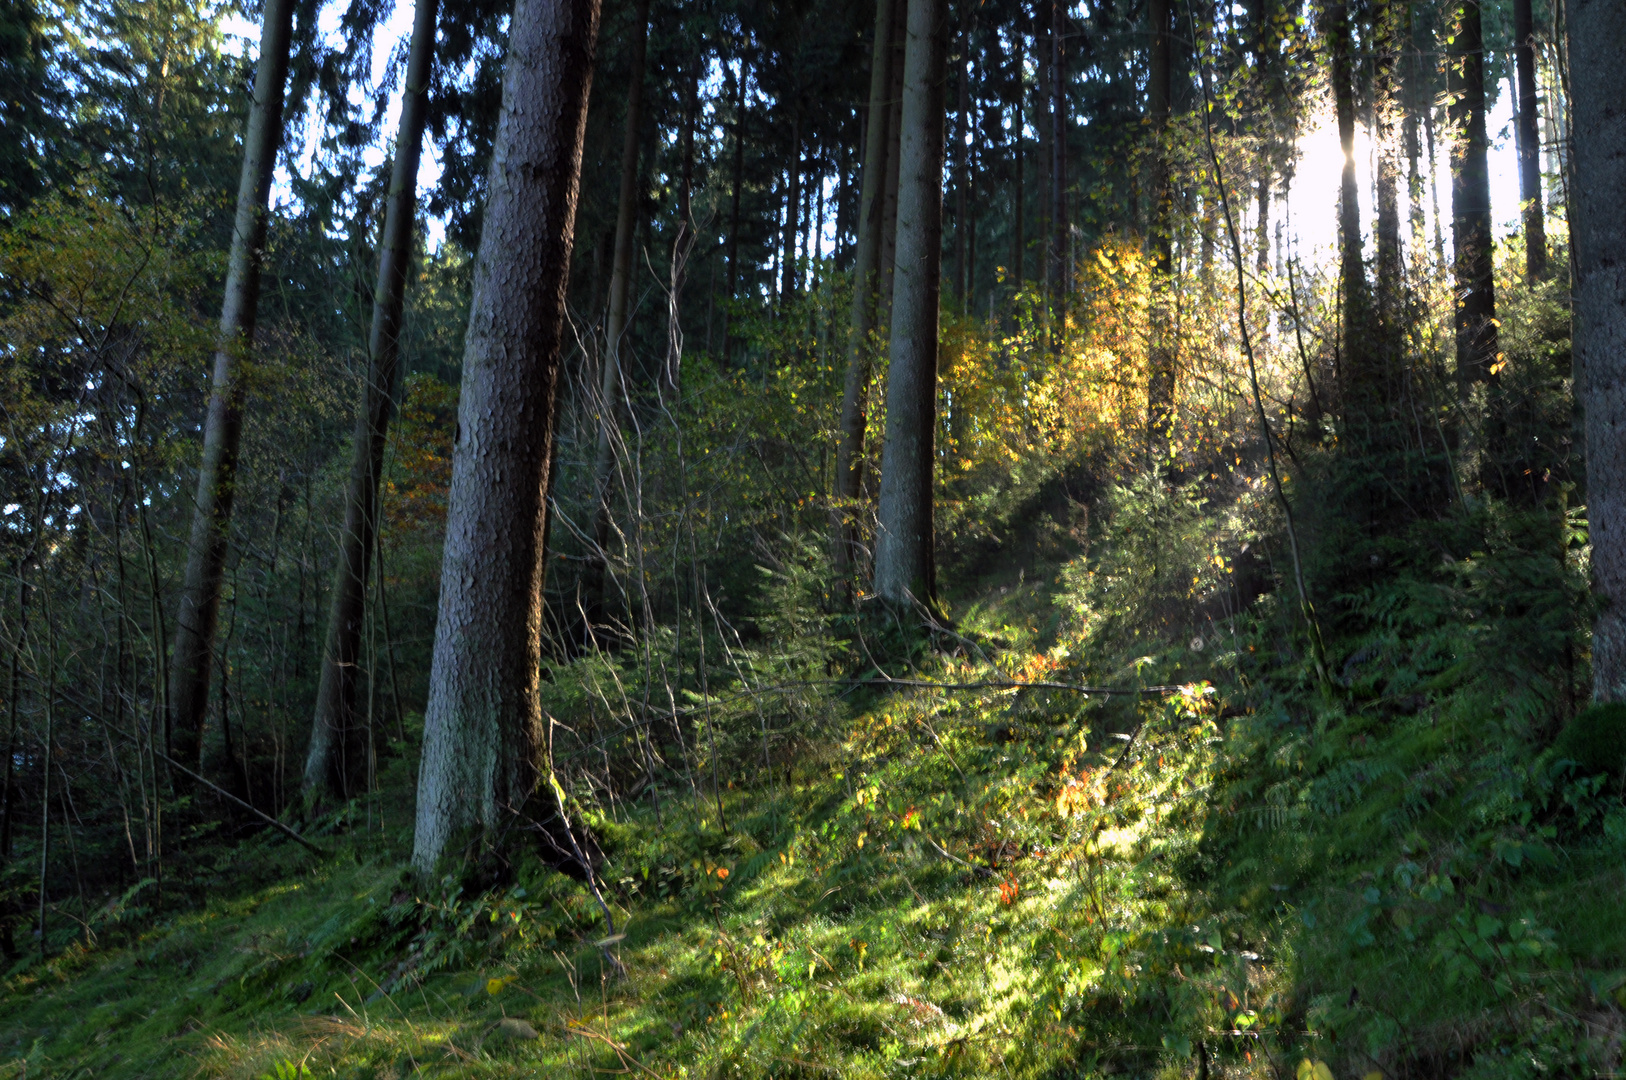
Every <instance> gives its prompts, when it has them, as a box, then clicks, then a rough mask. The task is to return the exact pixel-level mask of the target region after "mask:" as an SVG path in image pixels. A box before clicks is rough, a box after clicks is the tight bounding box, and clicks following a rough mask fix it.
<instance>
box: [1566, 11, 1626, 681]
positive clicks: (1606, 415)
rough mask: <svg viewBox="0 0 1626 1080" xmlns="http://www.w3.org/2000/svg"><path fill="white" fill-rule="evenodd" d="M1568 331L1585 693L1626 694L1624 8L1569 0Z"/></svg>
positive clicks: (1625, 70)
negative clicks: (1571, 285) (1587, 606)
mask: <svg viewBox="0 0 1626 1080" xmlns="http://www.w3.org/2000/svg"><path fill="white" fill-rule="evenodd" d="M1565 10H1566V14H1567V17H1568V25H1567V30H1568V36H1569V57H1570V87H1571V93H1572V95H1573V98H1572V106H1571V110H1572V111H1571V118H1570V123H1571V125H1572V127H1571V133H1572V138H1571V144H1570V146H1571V149H1570V153H1571V155H1572V157H1571V162H1572V165H1571V167H1572V169H1573V170H1574V176H1573V178H1572V182H1571V184H1570V218H1571V237H1572V241H1571V242H1572V243H1573V245H1574V251H1575V256H1574V258H1575V307H1574V323H1573V326H1572V333H1573V335H1574V337H1573V342H1574V350H1575V352H1574V356H1575V364H1576V367H1577V368H1578V371H1579V378H1578V380H1577V382H1578V385H1579V386H1580V388H1581V393H1580V398H1581V401H1580V404H1581V407H1582V408H1583V409H1584V410H1585V413H1586V471H1587V518H1588V521H1589V523H1590V526H1591V540H1592V580H1593V590H1594V594H1595V595H1596V596H1597V599H1598V601H1599V605H1598V613H1597V615H1596V617H1595V618H1594V620H1593V624H1592V696H1593V698H1594V699H1595V700H1597V701H1600V702H1603V701H1622V700H1626V300H1623V298H1626V218H1623V217H1622V216H1621V213H1620V206H1619V202H1620V192H1621V191H1623V190H1626V111H1622V109H1621V108H1620V103H1621V102H1622V101H1626V65H1623V64H1622V63H1621V62H1620V58H1621V57H1622V56H1623V55H1626V11H1623V10H1622V9H1621V7H1620V5H1619V4H1615V3H1612V2H1611V0H1569V3H1568V4H1566V5H1565Z"/></svg>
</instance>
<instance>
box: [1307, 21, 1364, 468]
mask: <svg viewBox="0 0 1626 1080" xmlns="http://www.w3.org/2000/svg"><path fill="white" fill-rule="evenodd" d="M1321 15H1322V20H1323V29H1322V33H1323V35H1324V36H1325V38H1326V41H1327V53H1328V57H1327V59H1328V68H1329V75H1330V76H1331V79H1332V95H1333V109H1334V112H1335V113H1336V114H1337V119H1338V144H1339V148H1340V149H1341V150H1342V152H1343V169H1342V172H1341V175H1340V178H1339V188H1338V251H1339V284H1340V290H1341V294H1342V296H1341V303H1342V306H1343V319H1344V326H1343V331H1344V332H1343V340H1342V343H1341V344H1342V353H1343V355H1342V369H1343V377H1344V378H1343V382H1344V405H1345V407H1344V412H1345V419H1346V421H1347V427H1348V430H1349V432H1350V439H1351V442H1350V447H1351V448H1352V449H1354V450H1356V451H1357V452H1360V451H1361V450H1362V449H1363V448H1364V447H1366V446H1367V445H1369V443H1370V441H1371V436H1372V417H1373V410H1374V409H1375V408H1376V407H1377V405H1378V401H1377V385H1376V384H1377V377H1376V373H1375V370H1374V365H1373V362H1372V355H1371V354H1372V350H1371V349H1370V348H1369V346H1370V344H1371V342H1370V339H1369V333H1370V326H1371V319H1370V308H1371V300H1370V296H1369V292H1368V289H1367V282H1366V264H1365V262H1364V261H1363V259H1362V253H1361V246H1362V245H1361V204H1360V190H1359V188H1358V186H1357V185H1356V181H1355V70H1354V62H1353V55H1352V54H1353V49H1354V44H1353V42H1352V40H1351V37H1352V34H1351V30H1350V18H1349V7H1348V5H1347V4H1345V3H1342V2H1341V0H1340V2H1338V3H1328V4H1323V5H1322V12H1321Z"/></svg>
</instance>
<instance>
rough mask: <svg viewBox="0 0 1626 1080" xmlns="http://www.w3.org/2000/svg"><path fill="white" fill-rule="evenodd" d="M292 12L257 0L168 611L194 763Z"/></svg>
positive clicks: (186, 747)
mask: <svg viewBox="0 0 1626 1080" xmlns="http://www.w3.org/2000/svg"><path fill="white" fill-rule="evenodd" d="M293 12H294V2H293V0H266V3H265V14H264V23H263V24H262V26H261V28H260V55H259V61H258V63H257V64H256V66H255V72H254V98H253V102H252V104H251V105H250V107H249V114H248V128H247V132H246V133H245V135H244V137H243V172H242V177H241V179H240V181H239V183H238V188H237V216H236V220H235V222H234V224H233V227H232V241H231V254H230V256H229V257H228V261H227V268H226V289H225V298H224V300H223V301H222V303H221V309H220V330H219V337H218V342H219V343H218V345H217V347H216V351H215V355H214V377H213V384H212V386H211V388H210V392H209V411H208V416H207V418H206V419H205V421H204V427H203V459H202V462H201V463H200V465H199V466H198V490H197V501H196V503H195V504H194V506H193V510H192V531H191V536H190V538H189V540H188V542H187V548H186V577H185V579H184V584H183V586H182V591H181V600H180V609H179V610H178V611H177V613H176V619H175V649H174V653H173V654H172V655H171V658H170V670H169V684H170V685H169V695H168V696H169V702H170V710H171V716H170V731H171V736H172V739H173V742H172V744H171V746H170V754H171V756H173V757H174V758H175V759H176V760H177V761H179V762H180V763H181V764H182V765H186V766H188V767H195V766H196V765H197V764H198V760H199V756H200V754H201V752H202V747H203V725H204V720H205V718H206V717H207V715H208V707H209V672H210V669H211V668H212V667H213V666H214V664H213V660H214V657H213V653H214V643H215V627H216V625H217V623H218V622H219V617H220V586H221V582H222V580H223V577H224V574H225V569H226V543H227V540H228V539H229V537H230V533H231V512H232V501H233V499H234V497H235V496H236V493H237V449H238V443H239V442H240V440H241V437H242V432H243V391H244V386H243V380H242V378H241V377H240V374H239V371H238V367H239V362H240V361H241V360H242V359H243V358H244V357H245V355H246V354H247V353H248V351H249V350H250V349H251V348H252V347H253V343H254V320H255V315H256V314H257V312H258V308H259V300H260V264H261V261H262V260H263V258H264V254H265V233H266V225H267V218H268V209H267V204H268V202H269V199H270V195H271V177H272V174H273V171H274V169H275V167H276V161H277V148H278V147H279V146H280V145H281V144H282V99H283V93H284V89H285V84H286V83H287V75H288V50H289V44H290V42H291V40H292V36H293Z"/></svg>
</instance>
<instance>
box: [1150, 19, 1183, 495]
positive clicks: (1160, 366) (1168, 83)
mask: <svg viewBox="0 0 1626 1080" xmlns="http://www.w3.org/2000/svg"><path fill="white" fill-rule="evenodd" d="M1170 14H1171V7H1170V2H1169V0H1148V3H1147V5H1146V17H1147V19H1148V20H1149V21H1150V24H1151V35H1152V42H1151V55H1150V56H1149V57H1148V58H1147V59H1148V61H1149V63H1148V65H1147V67H1148V72H1149V74H1148V79H1147V87H1146V93H1147V111H1148V113H1149V114H1150V116H1151V121H1152V139H1153V149H1152V221H1151V229H1150V232H1151V242H1152V243H1151V246H1152V270H1153V276H1152V310H1151V313H1150V321H1151V328H1150V330H1151V341H1150V348H1149V349H1148V356H1147V386H1146V430H1147V440H1148V446H1149V447H1150V450H1151V454H1152V458H1153V461H1154V463H1155V464H1157V465H1161V464H1162V463H1163V462H1164V460H1165V459H1166V458H1167V457H1168V454H1169V438H1170V434H1171V429H1172V428H1173V425H1174V389H1175V373H1176V368H1175V364H1176V357H1175V342H1174V316H1173V310H1172V306H1171V300H1170V297H1169V290H1170V289H1171V288H1172V287H1173V283H1172V281H1171V278H1172V276H1173V269H1174V253H1173V243H1172V242H1173V237H1172V236H1171V235H1170V233H1171V231H1172V229H1173V225H1174V223H1173V219H1172V216H1173V215H1172V212H1173V200H1172V198H1171V194H1170V190H1169V186H1170V185H1169V161H1168V157H1169V148H1168V147H1167V146H1166V145H1165V140H1166V139H1167V138H1168V126H1169V108H1170V98H1171V92H1172V89H1173V84H1172V74H1171V72H1172V67H1171V64H1170V56H1169V36H1170V31H1171V27H1170V25H1169V23H1170Z"/></svg>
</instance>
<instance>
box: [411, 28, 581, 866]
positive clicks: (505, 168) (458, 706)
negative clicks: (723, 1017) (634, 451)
mask: <svg viewBox="0 0 1626 1080" xmlns="http://www.w3.org/2000/svg"><path fill="white" fill-rule="evenodd" d="M598 21H599V3H598V0H516V3H515V5H514V14H513V19H512V21H511V23H510V30H509V44H508V59H507V64H506V70H505V73H504V77H503V103H502V113H501V116H500V118H499V120H498V125H497V136H496V142H495V147H494V150H493V153H492V160H491V174H490V180H489V182H488V191H489V195H488V199H487V204H486V211H485V224H484V228H483V230H482V235H481V238H480V253H479V257H478V261H477V263H476V266H475V276H474V294H473V299H472V300H471V302H470V309H469V329H468V337H467V341H466V344H465V346H464V353H463V388H462V394H461V398H460V400H459V403H458V440H457V445H456V449H455V451H454V454H453V463H452V481H451V490H450V495H449V507H448V516H447V523H446V547H445V553H444V556H443V558H442V568H441V591H440V610H439V614H438V617H437V620H436V625H435V651H434V660H433V662H432V665H431V670H430V685H429V701H428V705H427V707H426V708H425V710H424V745H423V763H422V766H421V768H420V771H419V774H418V817H417V832H416V836H415V840H414V846H413V852H412V863H413V866H414V867H416V868H417V870H418V871H419V872H420V873H423V874H428V873H430V872H431V871H433V869H434V868H435V866H436V865H437V864H439V863H440V862H441V860H442V858H444V857H448V856H456V855H459V854H462V853H464V851H465V847H464V846H465V845H467V844H471V843H479V844H484V845H485V846H486V848H487V850H489V849H490V846H491V845H493V844H495V842H496V841H497V839H498V836H499V834H500V833H501V832H502V831H503V830H504V827H505V825H507V824H509V823H511V822H512V821H513V820H514V818H513V815H515V814H516V813H521V812H523V808H524V804H525V802H526V800H527V798H529V796H530V795H531V793H532V791H533V789H534V788H535V785H536V777H537V760H538V755H539V753H540V752H541V745H542V744H541V740H542V731H541V703H540V701H539V699H538V697H537V695H538V691H539V680H540V663H541V651H542V602H541V591H542V576H543V570H544V567H545V556H546V551H545V548H544V538H545V537H546V533H547V499H546V485H547V482H548V474H549V469H550V467H551V462H552V456H553V418H554V393H555V386H556V383H557V379H558V373H559V361H560V354H561V351H562V348H563V335H564V316H565V293H566V289H567V286H568V284H569V275H570V253H571V246H572V242H573V240H574V235H575V218H576V199H577V190H578V180H579V177H580V173H581V158H582V143H583V139H584V136H585V133H586V120H587V98H588V91H589V88H590V87H591V84H592V77H593V54H594V47H595V44H596V40H597V37H598Z"/></svg>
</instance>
